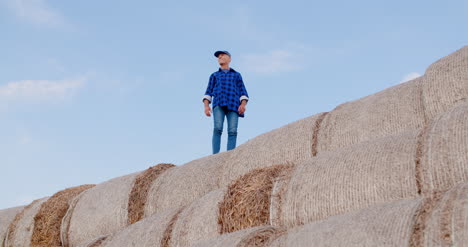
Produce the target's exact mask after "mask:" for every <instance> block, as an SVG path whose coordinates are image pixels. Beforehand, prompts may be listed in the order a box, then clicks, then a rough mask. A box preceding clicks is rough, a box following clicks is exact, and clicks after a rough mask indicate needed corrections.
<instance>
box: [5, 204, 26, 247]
mask: <svg viewBox="0 0 468 247" xmlns="http://www.w3.org/2000/svg"><path fill="white" fill-rule="evenodd" d="M23 209H24V206H20V207H14V208H7V209H2V210H0V246H2V247H3V246H4V241H5V238H6V235H7V232H8V227H9V226H10V224H11V222H12V221H13V220H14V219H15V217H16V215H17V214H19V213H20V212H21V211H22V210H23Z"/></svg>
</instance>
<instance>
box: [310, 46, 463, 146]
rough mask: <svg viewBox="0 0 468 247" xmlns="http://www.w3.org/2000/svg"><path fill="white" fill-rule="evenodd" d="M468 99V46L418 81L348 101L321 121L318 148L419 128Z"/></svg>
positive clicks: (430, 68) (355, 142) (347, 143)
mask: <svg viewBox="0 0 468 247" xmlns="http://www.w3.org/2000/svg"><path fill="white" fill-rule="evenodd" d="M467 100H468V47H464V48H463V49H461V50H459V51H457V52H455V53H453V54H451V55H449V56H447V57H445V58H443V59H441V60H439V61H438V62H436V63H434V64H432V65H431V66H430V67H429V68H428V69H427V71H426V73H425V74H424V75H423V76H422V77H419V78H417V79H415V80H412V81H410V82H407V83H402V84H399V85H396V86H394V87H391V88H388V89H385V90H383V91H381V92H378V93H376V94H373V95H370V96H367V97H364V98H362V99H359V100H356V101H353V102H348V103H345V104H342V105H340V106H338V107H336V108H335V109H334V110H333V111H331V112H330V113H329V114H327V116H326V117H325V119H324V120H323V123H322V125H321V128H320V131H319V135H318V152H324V151H334V150H337V149H339V148H342V147H347V146H351V145H353V144H357V143H360V142H363V141H367V140H371V139H374V138H379V137H384V136H387V135H394V134H398V133H401V132H403V131H408V130H417V129H419V128H421V127H423V126H424V125H425V123H427V122H428V121H430V120H432V119H433V118H434V117H436V116H437V115H439V114H441V113H443V112H445V111H447V110H448V109H450V108H452V107H454V106H457V105H459V104H462V103H463V102H467Z"/></svg>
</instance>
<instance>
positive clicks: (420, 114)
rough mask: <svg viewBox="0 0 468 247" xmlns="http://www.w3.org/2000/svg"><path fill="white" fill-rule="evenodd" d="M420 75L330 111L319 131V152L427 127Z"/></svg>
mask: <svg viewBox="0 0 468 247" xmlns="http://www.w3.org/2000/svg"><path fill="white" fill-rule="evenodd" d="M421 90H422V81H421V79H420V78H418V79H415V80H413V81H411V82H408V83H402V84H399V85H396V86H393V87H390V88H387V89H385V90H383V91H380V92H378V93H376V94H372V95H369V96H367V97H364V98H361V99H359V100H356V101H352V102H348V103H344V104H342V105H339V106H338V107H336V108H335V109H334V110H333V111H331V112H330V113H328V114H327V116H326V117H325V119H324V120H323V123H322V126H321V128H320V130H319V134H318V153H320V152H325V151H334V150H337V149H339V148H342V147H348V146H351V145H354V144H358V143H360V142H364V141H367V140H371V139H375V138H379V137H384V136H387V135H392V134H397V133H400V132H403V131H405V130H417V129H419V128H421V127H423V126H424V123H425V117H424V108H423V105H422V98H421Z"/></svg>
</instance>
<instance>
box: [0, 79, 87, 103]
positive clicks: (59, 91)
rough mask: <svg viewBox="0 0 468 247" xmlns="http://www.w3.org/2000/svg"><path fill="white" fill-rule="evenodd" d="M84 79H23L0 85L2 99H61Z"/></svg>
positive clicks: (79, 85) (66, 96)
mask: <svg viewBox="0 0 468 247" xmlns="http://www.w3.org/2000/svg"><path fill="white" fill-rule="evenodd" d="M85 81H86V79H84V78H80V79H73V80H61V81H50V80H24V81H14V82H9V83H7V84H5V85H0V99H2V100H32V101H36V100H63V99H66V98H68V97H70V96H71V95H72V94H73V93H74V92H75V91H77V90H78V89H80V88H82V87H83V86H84V84H85Z"/></svg>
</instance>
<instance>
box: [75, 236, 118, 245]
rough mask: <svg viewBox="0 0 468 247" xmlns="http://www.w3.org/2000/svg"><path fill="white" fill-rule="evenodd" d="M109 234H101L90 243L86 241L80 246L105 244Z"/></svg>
mask: <svg viewBox="0 0 468 247" xmlns="http://www.w3.org/2000/svg"><path fill="white" fill-rule="evenodd" d="M109 236H110V235H104V236H99V237H97V238H95V239H93V240H91V241H90V242H89V243H85V244H83V245H80V246H78V247H101V246H102V245H103V244H104V242H105V241H106V240H107V238H109Z"/></svg>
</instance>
